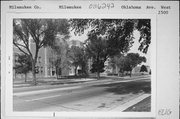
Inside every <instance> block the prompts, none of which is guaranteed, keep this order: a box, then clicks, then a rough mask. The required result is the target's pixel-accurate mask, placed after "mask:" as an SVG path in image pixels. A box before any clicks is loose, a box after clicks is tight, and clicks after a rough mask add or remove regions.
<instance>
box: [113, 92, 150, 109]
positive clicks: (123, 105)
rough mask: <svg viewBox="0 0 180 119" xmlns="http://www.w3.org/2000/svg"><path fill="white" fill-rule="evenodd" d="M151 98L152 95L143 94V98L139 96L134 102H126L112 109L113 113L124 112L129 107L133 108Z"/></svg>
mask: <svg viewBox="0 0 180 119" xmlns="http://www.w3.org/2000/svg"><path fill="white" fill-rule="evenodd" d="M149 96H151V94H143V95H141V96H139V97H137V98H135V99H133V100H130V101H128V102H125V103H124V104H122V105H120V106H118V107H116V108H114V109H112V111H121V112H122V111H124V110H126V109H128V108H129V107H131V106H133V105H135V104H137V103H139V102H141V101H142V100H144V99H146V98H148V97H149Z"/></svg>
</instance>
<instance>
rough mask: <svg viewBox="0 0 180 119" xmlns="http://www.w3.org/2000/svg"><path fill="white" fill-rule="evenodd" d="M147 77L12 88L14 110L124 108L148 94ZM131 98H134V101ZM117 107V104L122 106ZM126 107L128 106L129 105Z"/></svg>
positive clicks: (102, 109)
mask: <svg viewBox="0 0 180 119" xmlns="http://www.w3.org/2000/svg"><path fill="white" fill-rule="evenodd" d="M150 86H151V81H150V77H149V76H144V77H136V78H127V79H125V80H114V79H111V80H110V79H109V80H108V79H106V80H101V81H97V80H96V81H87V82H84V83H76V84H68V85H42V86H37V87H33V86H32V87H21V88H14V89H13V110H14V111H123V110H124V109H126V107H125V106H128V107H129V106H132V104H135V103H137V102H138V101H140V100H142V99H144V98H146V97H148V96H150V92H151V87H150ZM133 100H134V101H133ZM122 106H123V109H122V108H119V107H122ZM128 107H127V108H128Z"/></svg>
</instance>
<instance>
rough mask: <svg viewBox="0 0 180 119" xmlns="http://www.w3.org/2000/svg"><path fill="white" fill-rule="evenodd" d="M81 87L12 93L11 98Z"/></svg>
mask: <svg viewBox="0 0 180 119" xmlns="http://www.w3.org/2000/svg"><path fill="white" fill-rule="evenodd" d="M81 87H82V86H75V87H65V88H58V89H46V90H38V91H28V92H20V93H14V94H13V96H25V95H33V94H39V93H47V92H48V93H49V92H54V91H63V90H71V89H77V88H81Z"/></svg>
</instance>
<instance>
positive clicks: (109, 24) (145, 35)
mask: <svg viewBox="0 0 180 119" xmlns="http://www.w3.org/2000/svg"><path fill="white" fill-rule="evenodd" d="M70 22H71V27H72V30H74V33H75V34H76V35H77V34H78V35H81V34H84V31H85V30H88V39H87V43H86V47H87V49H89V52H90V54H91V56H92V58H93V65H92V69H91V70H92V71H93V72H97V77H98V78H99V73H100V72H102V71H103V68H104V62H105V61H106V60H107V58H109V57H112V56H114V55H116V54H119V53H125V52H127V51H129V49H130V48H131V46H132V45H133V43H134V41H133V39H134V36H133V31H134V30H136V29H137V30H138V31H139V32H140V39H139V42H140V46H139V50H140V51H142V52H144V53H147V51H148V47H149V44H150V42H151V31H150V29H151V27H150V20H149V19H71V20H70ZM97 51H99V52H97Z"/></svg>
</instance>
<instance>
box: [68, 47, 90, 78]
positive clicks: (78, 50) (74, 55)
mask: <svg viewBox="0 0 180 119" xmlns="http://www.w3.org/2000/svg"><path fill="white" fill-rule="evenodd" d="M69 58H70V61H71V64H72V65H73V66H74V67H75V68H74V70H75V71H74V72H75V75H77V68H78V66H79V67H81V74H86V73H87V72H86V65H87V58H86V54H85V49H84V47H78V46H71V48H70V52H69Z"/></svg>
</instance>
